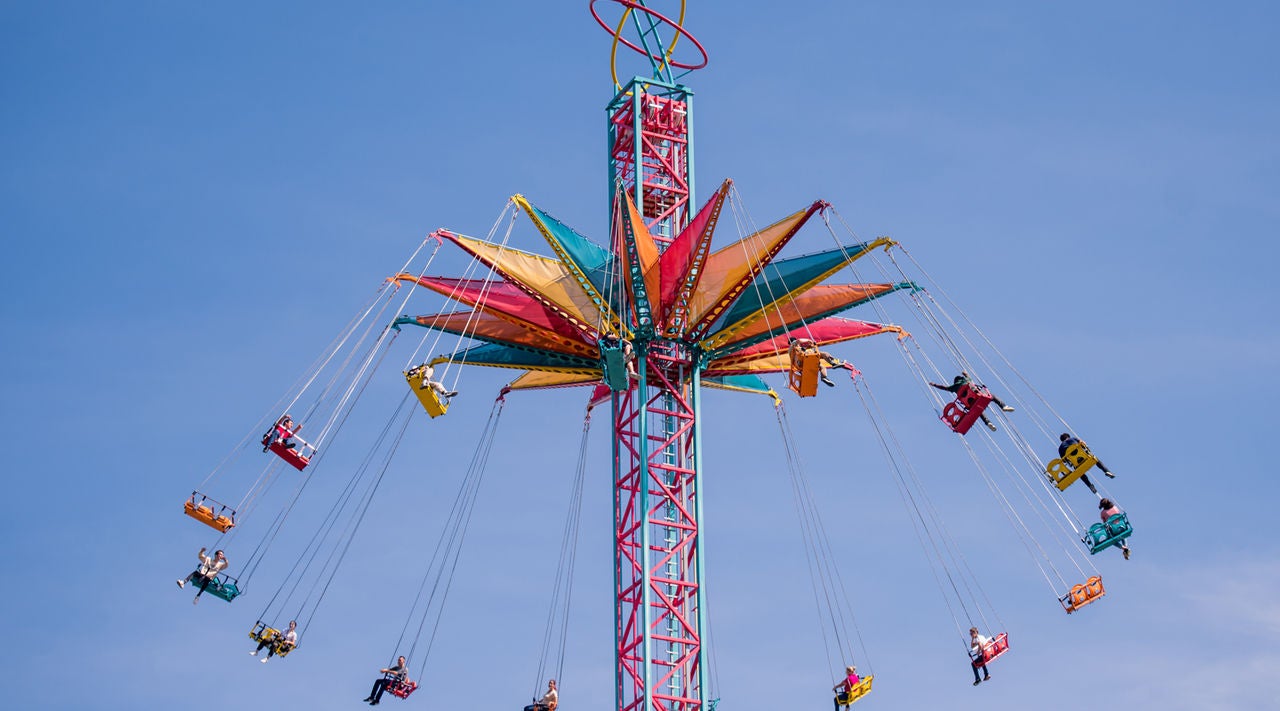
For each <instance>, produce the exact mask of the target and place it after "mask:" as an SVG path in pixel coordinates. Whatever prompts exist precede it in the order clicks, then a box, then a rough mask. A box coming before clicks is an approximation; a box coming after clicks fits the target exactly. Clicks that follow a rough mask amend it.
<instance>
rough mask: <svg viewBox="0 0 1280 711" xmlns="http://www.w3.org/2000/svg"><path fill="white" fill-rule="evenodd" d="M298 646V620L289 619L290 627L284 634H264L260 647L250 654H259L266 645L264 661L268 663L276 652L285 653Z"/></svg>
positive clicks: (253, 655) (259, 643)
mask: <svg viewBox="0 0 1280 711" xmlns="http://www.w3.org/2000/svg"><path fill="white" fill-rule="evenodd" d="M296 646H298V621H297V620H289V629H287V630H285V632H284V634H282V635H276V636H272V637H266V636H264V637H263V638H262V641H261V642H258V648H257V649H255V650H253V651H252V652H249V656H251V657H256V656H258V652H261V651H262V650H263V648H264V647H265V648H266V650H267V656H265V657H263V658H262V663H263V664H266V663H267V660H268V659H270V658H272V657H274V656H275V655H276V652H280V653H282V654H284V653H287V652H289V651H290V650H292V649H293V648H294V647H296Z"/></svg>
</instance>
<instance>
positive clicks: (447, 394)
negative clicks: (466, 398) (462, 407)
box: [444, 390, 458, 397]
mask: <svg viewBox="0 0 1280 711" xmlns="http://www.w3.org/2000/svg"><path fill="white" fill-rule="evenodd" d="M444 396H445V397H458V391H457V390H450V391H449V392H447V393H445V394H444Z"/></svg>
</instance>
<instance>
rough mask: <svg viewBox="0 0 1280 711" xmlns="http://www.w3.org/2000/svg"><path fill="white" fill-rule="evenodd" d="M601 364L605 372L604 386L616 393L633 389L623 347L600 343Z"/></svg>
mask: <svg viewBox="0 0 1280 711" xmlns="http://www.w3.org/2000/svg"><path fill="white" fill-rule="evenodd" d="M600 362H601V365H602V368H603V370H604V384H605V385H608V386H609V389H610V390H612V391H614V392H623V391H625V390H627V388H630V387H631V378H630V376H628V375H627V357H626V356H625V355H623V352H622V346H621V345H617V346H607V345H605V344H604V343H603V342H601V343H600Z"/></svg>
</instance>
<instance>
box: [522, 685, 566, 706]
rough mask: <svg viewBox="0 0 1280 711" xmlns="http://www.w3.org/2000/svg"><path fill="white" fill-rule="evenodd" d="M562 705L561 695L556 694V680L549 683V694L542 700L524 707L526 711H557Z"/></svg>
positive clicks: (544, 695) (543, 696)
mask: <svg viewBox="0 0 1280 711" xmlns="http://www.w3.org/2000/svg"><path fill="white" fill-rule="evenodd" d="M559 705H560V695H559V694H558V693H557V692H556V680H555V679H551V680H549V681H547V693H545V694H543V695H542V698H541V699H538V700H537V701H535V702H533V703H531V704H529V705H528V706H526V707H524V711H556V706H559Z"/></svg>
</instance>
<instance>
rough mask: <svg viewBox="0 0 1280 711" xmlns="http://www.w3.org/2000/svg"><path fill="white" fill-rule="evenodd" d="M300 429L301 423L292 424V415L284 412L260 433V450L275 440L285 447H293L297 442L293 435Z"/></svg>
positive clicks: (264, 449)
mask: <svg viewBox="0 0 1280 711" xmlns="http://www.w3.org/2000/svg"><path fill="white" fill-rule="evenodd" d="M301 429H302V425H296V424H294V422H293V417H292V416H290V415H289V413H287V412H286V413H285V414H283V415H281V416H280V419H278V420H276V423H275V424H274V425H271V429H269V430H267V433H266V434H264V435H262V451H264V452H265V451H267V450H268V449H270V448H271V445H273V444H275V443H276V442H280V446H282V447H284V448H285V449H294V448H295V447H297V446H298V443H297V442H294V441H293V436H294V435H296V434H297V433H298V431H299V430H301Z"/></svg>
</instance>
